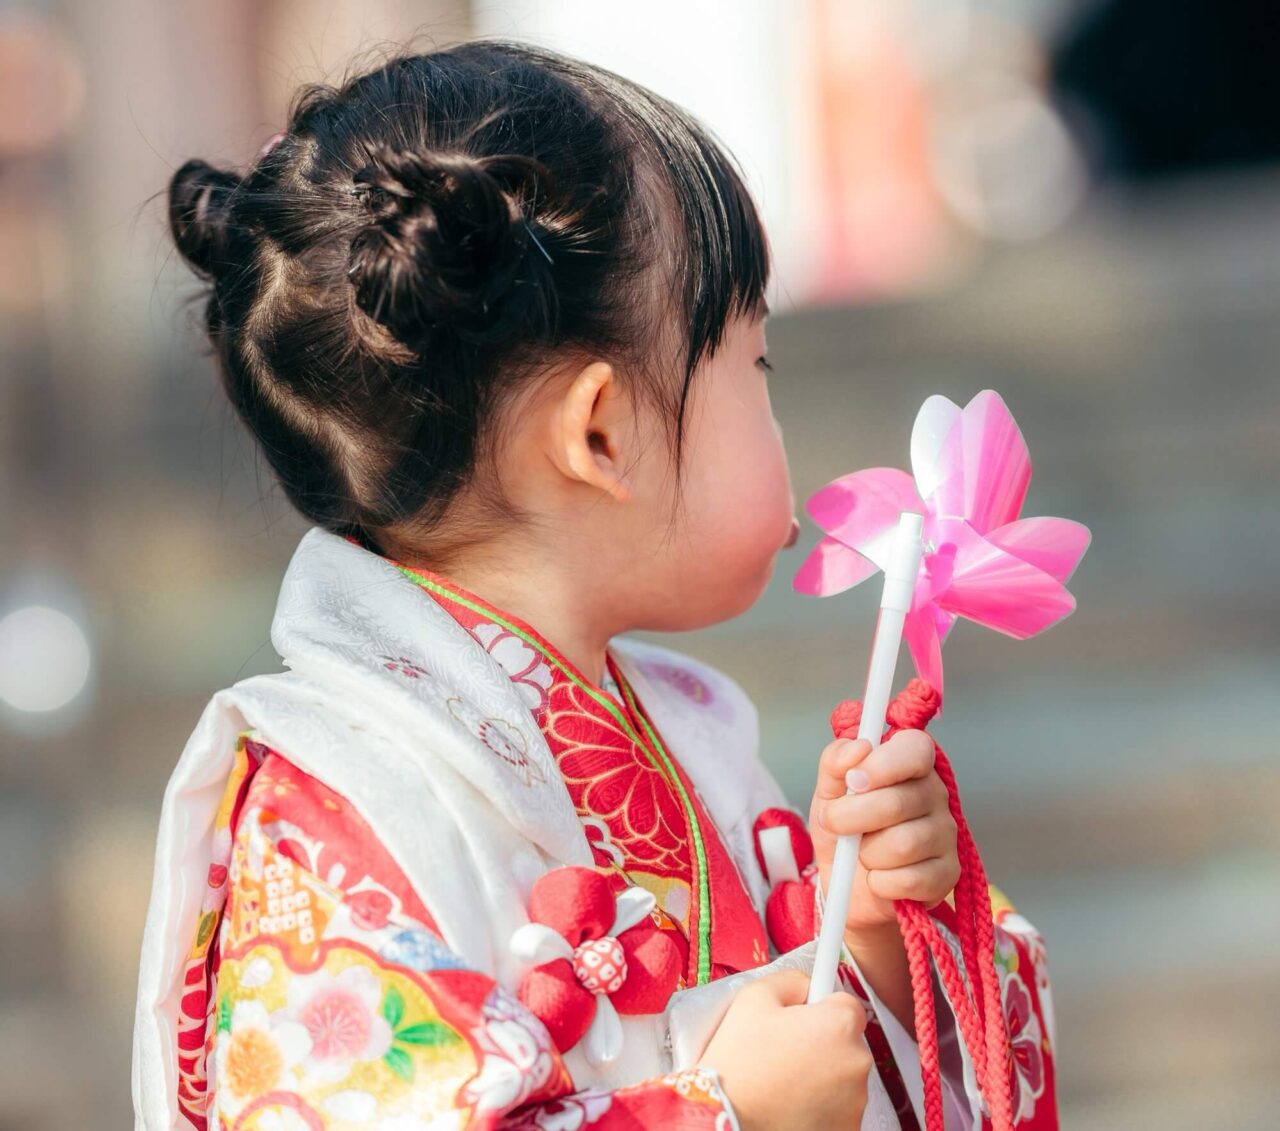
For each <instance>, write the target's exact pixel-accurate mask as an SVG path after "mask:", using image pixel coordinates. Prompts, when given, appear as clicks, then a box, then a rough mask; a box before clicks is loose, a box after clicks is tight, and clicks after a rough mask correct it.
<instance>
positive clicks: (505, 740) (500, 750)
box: [446, 695, 547, 786]
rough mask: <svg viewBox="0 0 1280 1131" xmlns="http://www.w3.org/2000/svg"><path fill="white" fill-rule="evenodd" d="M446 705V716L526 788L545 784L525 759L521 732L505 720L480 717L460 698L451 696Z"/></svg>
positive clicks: (525, 744) (538, 770)
mask: <svg viewBox="0 0 1280 1131" xmlns="http://www.w3.org/2000/svg"><path fill="white" fill-rule="evenodd" d="M446 704H447V706H448V708H449V713H450V714H451V715H453V717H454V718H455V719H457V720H458V722H460V723H462V725H463V726H465V727H466V728H467V729H468V730H469V731H470V732H471V733H472V734H474V735H475V736H476V737H477V738H478V739H480V741H481V742H483V743H484V744H485V745H486V746H487V747H488V748H489V749H490V750H492V751H493V752H494V754H496V755H497V756H498V758H499V759H500V760H501V761H502V762H503V763H504V764H506V765H507V766H509V767H510V768H511V770H512V772H513V773H515V775H516V776H517V777H518V778H519V779H520V780H521V781H522V782H523V783H524V784H525V785H526V786H528V785H532V784H533V783H534V782H538V783H541V782H544V781H546V780H547V779H546V775H545V774H544V773H543V771H542V767H541V766H539V765H538V764H537V763H536V762H534V760H533V759H532V758H530V757H529V740H528V739H527V738H526V737H525V734H524V731H522V730H521V729H520V728H519V727H518V726H516V725H515V724H513V723H509V722H507V721H506V720H505V719H498V718H494V717H492V716H488V715H481V714H480V713H479V712H478V711H477V710H476V709H475V708H474V707H473V706H472V705H471V704H470V703H468V702H467V701H466V700H464V699H463V698H462V697H461V696H458V695H454V696H451V697H450V698H449V699H448V700H447V701H446Z"/></svg>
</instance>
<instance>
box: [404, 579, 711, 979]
mask: <svg viewBox="0 0 1280 1131" xmlns="http://www.w3.org/2000/svg"><path fill="white" fill-rule="evenodd" d="M396 569H398V570H399V571H400V572H401V573H402V574H404V575H405V577H407V578H409V580H410V581H413V582H414V583H415V584H418V585H421V586H422V587H423V588H425V589H430V590H431V591H432V592H433V593H440V594H441V595H443V596H445V597H448V598H449V600H451V601H457V602H458V604H460V605H464V606H465V607H466V608H468V609H470V610H471V611H472V612H475V613H480V614H481V615H482V616H486V617H489V618H490V619H491V620H495V621H497V622H498V624H500V625H502V627H503V628H505V629H506V630H507V631H508V632H510V633H512V634H513V635H515V636H518V637H519V638H520V639H521V640H523V641H524V642H525V643H526V644H528V645H529V647H531V648H533V649H535V650H536V651H537V652H538V653H539V654H540V655H543V656H545V657H546V658H547V659H548V660H550V661H551V662H552V663H553V664H555V665H556V667H557V668H559V669H560V671H561V672H563V673H564V675H565V676H566V677H567V678H568V679H569V680H571V681H572V682H573V684H574V685H575V686H577V687H579V688H581V689H582V690H583V691H585V692H586V693H587V694H588V695H590V696H591V698H592V699H593V700H594V701H595V702H597V703H598V704H600V706H602V707H603V708H604V709H605V710H606V711H608V712H609V714H610V715H612V716H613V719H614V721H615V722H616V723H617V724H618V725H619V726H620V727H621V728H622V729H623V731H624V732H626V735H627V737H628V738H630V739H631V741H632V742H634V743H635V744H636V745H637V746H639V747H640V748H641V749H642V750H643V751H644V752H645V754H646V755H647V756H648V758H649V761H650V763H652V765H653V767H654V768H655V769H657V770H665V772H666V774H667V776H668V778H669V779H670V781H671V783H672V784H674V785H675V787H676V791H677V792H678V793H679V794H680V800H681V801H682V802H683V803H684V811H685V820H686V821H687V822H688V825H689V831H690V833H691V835H692V837H693V852H694V857H695V859H696V860H697V865H698V985H700V986H702V985H705V984H706V983H707V982H709V981H711V886H710V880H709V877H708V874H707V853H706V847H705V846H704V845H703V843H702V829H701V827H700V826H699V824H698V815H697V812H696V811H695V809H694V807H693V802H692V800H691V799H690V797H689V793H688V791H687V790H686V789H685V787H684V782H683V781H682V780H681V779H680V775H679V774H678V773H677V772H676V768H675V765H674V764H673V763H672V761H671V758H670V756H669V755H668V754H667V751H666V749H665V747H663V745H662V742H661V741H660V740H659V738H658V736H657V735H656V734H655V733H654V731H653V728H652V727H650V726H649V720H648V719H646V718H645V716H644V713H643V712H642V711H641V710H640V709H639V707H638V706H637V704H636V701H635V698H634V696H633V695H632V694H631V687H630V685H629V684H628V683H627V681H626V679H623V680H621V681H620V686H621V687H622V691H623V694H624V695H625V696H626V699H627V704H628V706H630V707H631V709H632V710H633V711H635V713H636V715H637V716H638V717H639V719H640V721H641V723H642V724H643V725H644V729H645V733H646V734H648V736H649V740H650V742H652V744H653V750H651V749H650V748H649V746H648V745H646V743H645V741H644V739H642V738H641V737H640V735H639V734H638V733H637V731H636V729H635V727H633V726H632V725H631V723H630V721H629V720H628V719H627V717H626V716H625V715H624V714H623V713H622V712H621V711H620V710H618V706H617V704H616V703H614V702H613V701H612V700H611V699H610V698H609V697H608V696H607V695H605V694H604V693H603V692H601V691H597V690H596V689H595V688H594V687H592V686H591V685H590V684H589V683H587V682H586V681H585V680H583V679H582V678H581V677H580V676H579V675H578V674H577V673H576V672H574V671H573V670H572V669H571V668H569V667H568V665H567V664H566V663H565V661H564V660H562V659H560V657H559V656H557V655H555V653H554V652H549V651H548V650H547V648H546V646H545V645H543V644H542V642H541V641H539V640H537V639H536V638H534V637H532V636H530V635H529V634H528V633H527V632H525V631H524V629H522V628H520V626H519V625H516V624H513V623H512V622H511V621H509V620H507V619H506V618H505V617H504V616H502V615H501V614H500V613H497V612H495V611H494V610H493V609H491V608H486V607H485V606H484V605H480V604H477V603H476V602H475V601H472V600H469V599H468V598H467V597H464V596H463V595H462V594H461V593H457V592H454V591H453V590H452V589H448V588H446V587H445V586H443V585H440V584H438V583H437V582H435V581H432V580H431V579H430V578H429V577H423V576H422V574H420V573H417V572H415V571H414V570H412V569H410V568H409V567H408V566H404V565H399V564H397V565H396ZM654 750H656V751H657V753H658V759H655V758H654Z"/></svg>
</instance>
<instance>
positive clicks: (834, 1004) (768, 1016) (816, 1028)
mask: <svg viewBox="0 0 1280 1131" xmlns="http://www.w3.org/2000/svg"><path fill="white" fill-rule="evenodd" d="M808 992H809V979H808V977H807V976H806V975H805V974H801V973H800V972H798V971H795V970H789V971H784V972H782V973H778V974H768V975H766V976H764V977H762V978H760V979H759V980H757V981H755V982H751V983H749V984H748V985H746V986H744V987H743V988H742V989H741V990H740V991H739V992H738V995H737V997H735V998H734V999H733V1002H732V1004H731V1005H730V1006H729V1011H728V1013H726V1014H725V1017H724V1020H723V1021H721V1022H720V1027H719V1028H718V1029H717V1030H716V1032H715V1035H714V1036H713V1037H712V1038H711V1043H710V1044H709V1045H708V1046H707V1051H706V1052H705V1053H703V1054H702V1059H701V1060H700V1061H699V1062H698V1067H700V1068H714V1069H715V1070H716V1072H717V1073H719V1076H720V1084H721V1086H722V1087H723V1088H724V1091H725V1095H727V1096H728V1097H729V1102H730V1103H731V1104H732V1105H733V1109H734V1113H735V1114H736V1115H737V1117H738V1125H739V1126H740V1127H741V1128H742V1131H773V1129H774V1128H779V1127H785V1128H787V1131H831V1129H834V1128H840V1129H843V1131H856V1129H857V1128H858V1127H860V1126H861V1124H862V1112H863V1109H864V1108H865V1107H866V1104H867V1076H868V1075H869V1074H870V1072H871V1051H870V1050H869V1049H868V1048H867V1042H866V1041H865V1040H864V1039H863V1036H862V1034H863V1031H864V1030H865V1029H866V1024H867V1016H866V1013H865V1012H864V1011H863V1009H862V1006H861V1005H859V1004H858V1001H857V999H856V998H854V997H853V996H852V995H851V994H846V993H834V994H831V995H830V996H828V997H825V998H823V999H822V1000H821V1001H820V1002H818V1003H817V1004H815V1005H805V1004H804V1001H805V998H806V996H807V994H808Z"/></svg>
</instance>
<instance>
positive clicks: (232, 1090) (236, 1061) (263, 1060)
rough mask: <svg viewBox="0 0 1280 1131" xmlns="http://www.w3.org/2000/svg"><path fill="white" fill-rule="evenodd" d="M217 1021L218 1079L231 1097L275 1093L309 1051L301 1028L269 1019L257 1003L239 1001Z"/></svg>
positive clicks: (275, 1019)
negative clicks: (287, 1071) (290, 1070)
mask: <svg viewBox="0 0 1280 1131" xmlns="http://www.w3.org/2000/svg"><path fill="white" fill-rule="evenodd" d="M227 1009H228V1007H227V1006H226V1005H225V1004H224V1005H223V1006H222V1012H220V1018H219V1031H218V1038H217V1042H216V1044H215V1052H214V1057H215V1060H216V1068H217V1077H218V1080H219V1081H220V1082H221V1084H222V1086H223V1087H225V1088H226V1090H227V1092H228V1093H229V1094H230V1095H231V1096H239V1097H248V1096H259V1095H264V1094H266V1093H268V1092H271V1091H273V1090H275V1089H276V1088H277V1087H278V1086H279V1085H280V1083H281V1080H282V1079H283V1077H284V1075H285V1072H286V1070H287V1069H290V1068H292V1067H293V1066H294V1065H296V1064H299V1063H300V1062H301V1061H303V1060H304V1059H305V1058H306V1056H307V1054H308V1053H309V1052H310V1051H311V1037H310V1035H309V1034H308V1033H307V1029H306V1027H305V1026H304V1025H302V1024H299V1023H298V1022H296V1021H292V1020H288V1019H284V1018H281V1017H279V1016H272V1015H271V1014H268V1013H267V1010H266V1007H265V1006H264V1005H263V1004H262V1003H261V1002H258V1001H240V1002H236V1004H235V1005H234V1006H231V1007H230V1009H229V1014H228V1013H227V1012H225V1011H226V1010H227Z"/></svg>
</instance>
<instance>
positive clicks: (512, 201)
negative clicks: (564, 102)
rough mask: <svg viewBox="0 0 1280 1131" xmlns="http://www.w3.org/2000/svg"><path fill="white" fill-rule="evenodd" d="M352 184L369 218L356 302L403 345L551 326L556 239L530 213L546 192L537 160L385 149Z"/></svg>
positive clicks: (496, 337)
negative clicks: (538, 230) (551, 241)
mask: <svg viewBox="0 0 1280 1131" xmlns="http://www.w3.org/2000/svg"><path fill="white" fill-rule="evenodd" d="M355 183H356V188H355V190H354V191H355V194H356V195H357V196H359V197H360V198H361V200H362V201H363V203H364V206H365V208H366V209H367V210H368V212H369V214H370V216H371V220H372V222H371V223H370V225H369V226H368V227H367V228H366V229H364V230H363V231H362V232H360V234H359V235H357V236H356V237H355V239H354V240H352V243H351V262H350V267H349V269H348V272H347V273H348V275H349V277H350V279H351V282H352V284H353V285H354V287H355V290H356V302H357V303H358V305H359V306H360V308H361V309H362V310H363V311H364V312H365V313H366V314H368V315H369V316H370V317H371V318H373V319H374V320H375V321H377V322H379V323H381V324H382V325H383V326H385V327H386V328H387V329H388V330H390V331H391V333H392V334H393V335H395V337H396V338H397V339H398V340H399V341H401V342H403V343H404V344H405V345H408V346H410V347H411V348H414V349H419V350H420V349H423V348H424V347H425V346H426V344H427V342H428V340H429V339H430V338H431V337H432V336H433V335H434V334H438V333H441V332H444V333H453V334H456V335H457V336H459V337H461V338H463V339H464V340H467V341H470V342H473V343H476V344H494V343H496V342H498V341H500V340H502V339H504V338H506V337H508V336H509V335H511V334H513V333H515V332H516V331H517V330H518V331H519V332H521V333H523V334H530V333H532V334H538V333H539V332H541V331H542V330H545V329H546V325H545V324H543V325H539V324H538V323H539V321H541V322H543V323H546V322H547V320H548V319H550V318H553V317H554V288H553V286H552V284H551V279H550V274H549V272H550V268H551V262H550V253H549V252H547V250H546V243H547V240H548V238H549V237H548V236H545V235H544V236H543V237H541V238H540V237H538V236H536V235H535V234H534V232H533V231H532V229H531V227H530V223H531V221H529V220H528V219H527V218H526V214H527V213H532V211H533V209H534V208H536V207H537V205H538V204H539V203H540V202H541V201H543V200H545V198H546V196H547V194H548V193H549V191H550V189H551V178H550V174H549V173H548V172H547V170H546V169H545V168H544V167H543V166H542V165H541V163H539V162H537V161H535V160H532V159H531V158H525V157H501V156H499V157H473V156H471V155H469V154H465V153H456V152H453V153H449V152H413V151H396V150H391V149H381V150H378V151H376V152H375V154H374V155H373V159H372V160H371V161H370V163H369V164H368V165H366V166H365V167H364V168H362V169H361V170H360V171H359V172H358V173H357V174H356V176H355ZM531 253H532V254H531Z"/></svg>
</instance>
